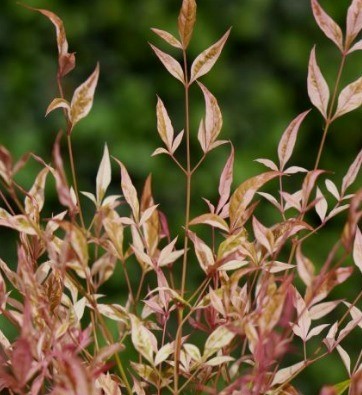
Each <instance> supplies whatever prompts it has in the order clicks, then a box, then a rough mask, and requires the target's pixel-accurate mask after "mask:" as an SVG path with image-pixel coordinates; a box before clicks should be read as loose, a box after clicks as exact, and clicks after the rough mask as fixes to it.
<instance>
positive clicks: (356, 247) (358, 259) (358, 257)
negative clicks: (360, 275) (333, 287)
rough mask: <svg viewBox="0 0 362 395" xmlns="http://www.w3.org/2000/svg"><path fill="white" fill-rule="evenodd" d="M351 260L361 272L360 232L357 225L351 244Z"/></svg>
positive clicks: (361, 246)
mask: <svg viewBox="0 0 362 395" xmlns="http://www.w3.org/2000/svg"><path fill="white" fill-rule="evenodd" d="M353 260H354V263H355V264H356V266H357V267H358V268H359V270H360V271H361V272H362V233H361V231H360V229H359V228H358V227H357V230H356V236H355V239H354V244H353Z"/></svg>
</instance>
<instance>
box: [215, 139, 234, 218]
mask: <svg viewBox="0 0 362 395" xmlns="http://www.w3.org/2000/svg"><path fill="white" fill-rule="evenodd" d="M233 166H234V147H233V145H231V152H230V155H229V158H228V160H227V161H226V163H225V166H224V168H223V171H222V173H221V177H220V182H219V195H220V199H219V203H218V205H217V209H216V212H217V213H218V212H219V211H220V210H221V209H222V207H224V205H225V203H226V202H227V201H228V200H229V197H230V188H231V183H232V182H233Z"/></svg>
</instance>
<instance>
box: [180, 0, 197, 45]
mask: <svg viewBox="0 0 362 395" xmlns="http://www.w3.org/2000/svg"><path fill="white" fill-rule="evenodd" d="M196 8H197V7H196V1H195V0H183V1H182V6H181V10H180V13H179V16H178V31H179V33H180V38H181V41H182V45H183V49H186V48H187V46H188V45H189V42H190V40H191V37H192V32H193V30H194V25H195V22H196Z"/></svg>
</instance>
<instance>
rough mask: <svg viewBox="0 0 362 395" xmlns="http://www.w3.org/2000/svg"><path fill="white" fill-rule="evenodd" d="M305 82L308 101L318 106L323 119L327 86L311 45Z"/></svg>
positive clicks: (327, 99)
mask: <svg viewBox="0 0 362 395" xmlns="http://www.w3.org/2000/svg"><path fill="white" fill-rule="evenodd" d="M307 84H308V95H309V98H310V101H311V102H312V103H313V105H314V106H316V107H317V108H318V110H319V111H320V112H321V114H322V115H323V117H324V119H327V109H328V102H329V88H328V84H327V82H326V80H325V79H324V77H323V74H322V72H321V70H320V68H319V66H318V63H317V59H316V56H315V47H313V49H312V52H311V54H310V58H309V66H308V79H307Z"/></svg>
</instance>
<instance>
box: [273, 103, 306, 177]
mask: <svg viewBox="0 0 362 395" xmlns="http://www.w3.org/2000/svg"><path fill="white" fill-rule="evenodd" d="M309 111H310V110H308V111H305V112H303V113H301V114H299V115H298V116H297V117H296V118H295V119H294V120H293V121H292V122H291V123H290V124H289V126H288V127H287V128H286V130H285V132H284V133H283V136H282V138H281V139H280V143H279V145H278V157H279V163H280V170H283V169H284V166H285V164H286V163H287V162H288V160H289V158H290V157H291V155H292V153H293V149H294V145H295V141H296V139H297V134H298V130H299V128H300V125H301V123H302V122H303V120H304V118H305V117H306V116H307V114H308V113H309Z"/></svg>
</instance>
